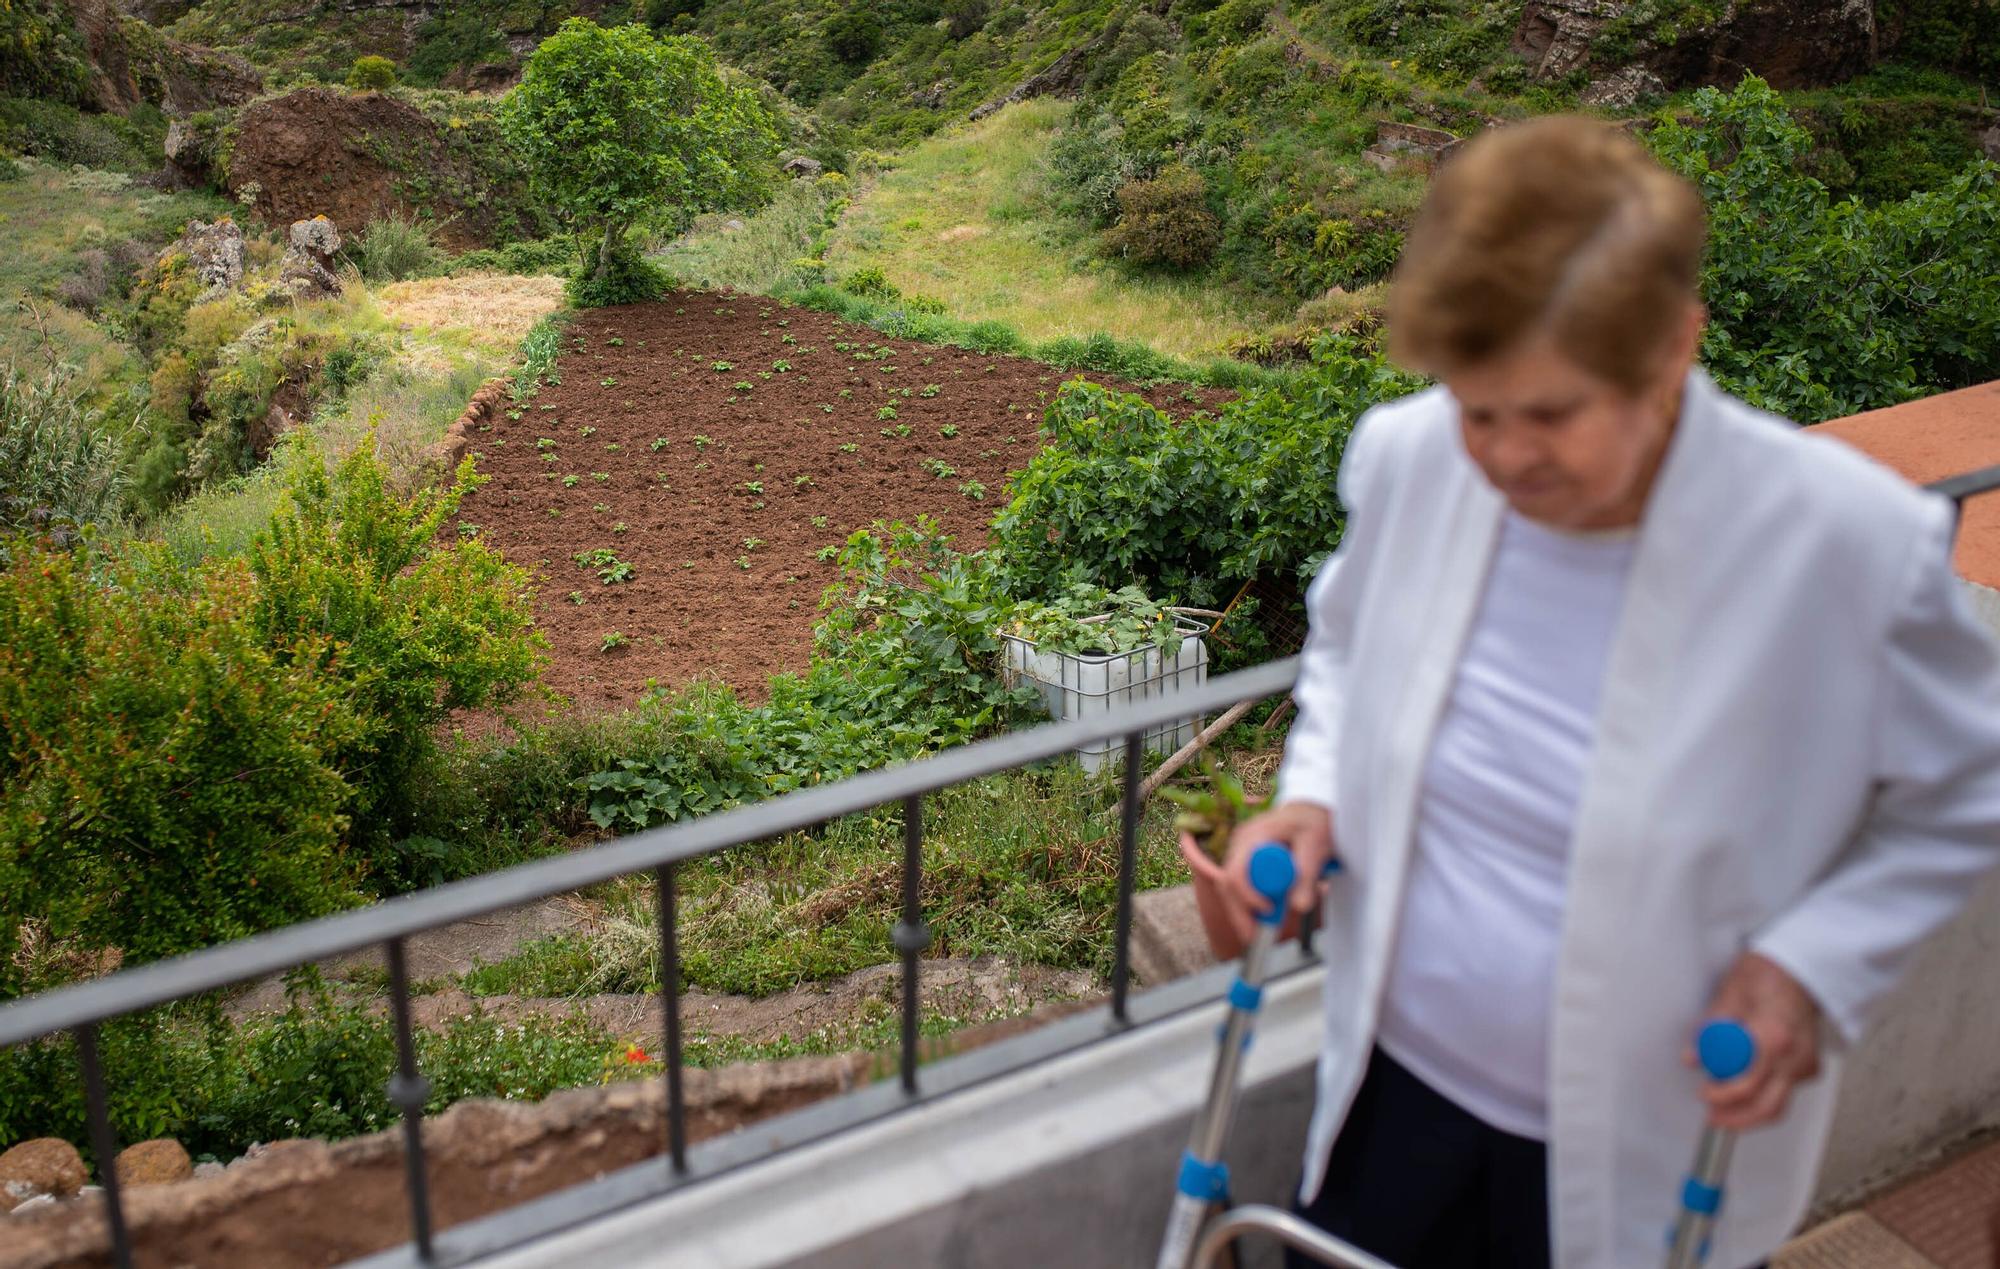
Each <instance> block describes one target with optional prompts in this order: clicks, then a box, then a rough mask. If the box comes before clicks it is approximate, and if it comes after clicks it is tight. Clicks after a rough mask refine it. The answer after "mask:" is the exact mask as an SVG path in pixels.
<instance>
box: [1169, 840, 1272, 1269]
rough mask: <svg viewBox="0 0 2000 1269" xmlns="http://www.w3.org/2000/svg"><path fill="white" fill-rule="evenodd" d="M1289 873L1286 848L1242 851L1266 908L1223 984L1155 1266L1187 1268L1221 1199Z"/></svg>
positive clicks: (1269, 845) (1226, 1198)
mask: <svg viewBox="0 0 2000 1269" xmlns="http://www.w3.org/2000/svg"><path fill="white" fill-rule="evenodd" d="M1297 872H1298V870H1297V867H1296V866H1295V865H1294V864H1293V863H1292V852H1291V851H1289V850H1287V849H1285V848H1284V847H1283V846H1280V845H1277V844H1276V843H1272V842H1267V843H1265V844H1264V845H1262V846H1259V847H1258V848H1257V849H1256V851H1255V852H1254V853H1252V854H1251V856H1250V886H1251V888H1252V889H1254V890H1255V891H1256V892H1257V893H1258V894H1260V895H1262V896H1263V897H1264V899H1265V901H1266V902H1267V903H1269V904H1270V910H1269V911H1267V912H1263V913H1260V914H1258V917H1257V929H1256V931H1255V932H1254V933H1253V934H1252V935H1251V937H1250V946H1249V947H1247V948H1245V949H1244V952H1243V961H1242V964H1241V967H1240V968H1238V970H1237V971H1236V981H1235V982H1233V983H1231V984H1230V985H1229V1016H1228V1018H1227V1020H1225V1021H1224V1022H1223V1024H1222V1032H1221V1040H1220V1042H1219V1044H1218V1045H1217V1048H1216V1054H1215V1070H1214V1072H1213V1073H1212V1074H1211V1075H1210V1077H1209V1081H1208V1100H1207V1101H1206V1102H1204V1103H1203V1104H1202V1107H1201V1109H1200V1110H1199V1111H1197V1112H1196V1113H1195V1117H1194V1131H1193V1133H1191V1134H1190V1136H1189V1139H1188V1147H1187V1150H1186V1151H1184V1152H1183V1153H1182V1155H1181V1168H1180V1177H1179V1180H1178V1182H1177V1183H1176V1185H1175V1193H1174V1206H1173V1210H1172V1211H1171V1212H1169V1213H1168V1215H1167V1234H1166V1238H1165V1240H1164V1241H1162V1242H1161V1244H1160V1258H1159V1260H1158V1261H1157V1262H1156V1263H1157V1269H1187V1266H1188V1265H1189V1264H1190V1263H1191V1260H1192V1257H1193V1255H1194V1244H1195V1238H1196V1237H1197V1236H1198V1235H1199V1234H1200V1233H1201V1224H1202V1220H1203V1218H1204V1217H1205V1216H1206V1215H1207V1214H1208V1209H1209V1206H1210V1205H1211V1204H1218V1203H1220V1204H1226V1203H1228V1201H1229V1166H1228V1165H1227V1164H1225V1163H1224V1162H1223V1161H1222V1148H1223V1145H1224V1144H1225V1143H1226V1142H1227V1141H1228V1138H1229V1117H1230V1114H1231V1113H1232V1112H1233V1111H1234V1110H1235V1109H1236V1079H1237V1074H1238V1072H1239V1069H1240V1068H1241V1066H1242V1064H1243V1052H1244V1050H1245V1049H1248V1048H1249V1047H1250V1036H1251V1033H1252V1032H1253V1031H1254V1030H1255V1028H1256V1025H1257V1010H1258V1007H1259V1006H1261V1005H1262V1004H1263V1002H1264V962H1265V960H1266V959H1268V957H1269V956H1270V952H1271V945H1272V944H1273V943H1275V942H1277V937H1278V926H1279V924H1280V923H1281V922H1282V921H1283V920H1284V919H1285V899H1286V897H1287V896H1288V895H1290V893H1291V890H1292V879H1293V878H1294V877H1295V876H1296V875H1297Z"/></svg>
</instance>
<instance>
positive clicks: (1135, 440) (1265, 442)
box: [993, 336, 1421, 604]
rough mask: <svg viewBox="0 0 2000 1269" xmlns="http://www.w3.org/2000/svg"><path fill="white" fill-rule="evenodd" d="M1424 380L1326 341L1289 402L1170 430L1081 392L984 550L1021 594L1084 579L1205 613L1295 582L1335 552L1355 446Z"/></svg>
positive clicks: (1145, 408)
mask: <svg viewBox="0 0 2000 1269" xmlns="http://www.w3.org/2000/svg"><path fill="white" fill-rule="evenodd" d="M1420 386H1421V380H1419V379H1417V378H1415V377H1414V376H1412V375H1409V374H1406V373H1404V372H1402V371H1400V370H1397V369H1395V368H1394V367H1392V366H1390V365H1389V364H1388V363H1387V362H1385V361H1384V360H1383V358H1382V356H1381V354H1380V353H1379V352H1377V351H1372V350H1369V349H1367V348H1365V347H1364V346H1362V345H1361V344H1359V343H1358V342H1356V341H1354V340H1352V339H1350V338H1347V337H1344V336H1343V337H1335V338H1331V339H1327V340H1324V341H1322V342H1321V343H1320V345H1319V346H1318V347H1317V348H1316V349H1315V350H1314V353H1313V358H1312V365H1311V369H1310V370H1309V371H1308V372H1307V373H1306V374H1304V375H1303V376H1301V377H1300V378H1299V379H1298V380H1297V382H1295V383H1294V384H1292V385H1290V386H1289V387H1288V388H1286V389H1282V390H1280V389H1265V390H1260V391H1253V392H1249V393H1246V394H1245V395H1244V396H1242V397H1240V398H1238V399H1237V400H1235V401H1232V402H1230V403H1229V404H1227V405H1225V406H1223V407H1222V409H1221V410H1220V411H1218V412H1217V413H1216V414H1215V415H1213V416H1209V415H1199V414H1198V415H1194V416H1192V417H1190V418H1187V419H1182V420H1179V421H1176V420H1174V419H1171V418H1169V417H1168V416H1167V415H1166V414H1164V413H1162V412H1161V411H1159V410H1156V409H1154V408H1153V407H1152V406H1150V405H1148V404H1147V403H1146V402H1145V401H1144V400H1143V399H1141V398H1139V397H1137V396H1132V395H1127V394H1124V393H1119V392H1113V391H1111V390H1109V389H1107V388H1104V387H1101V386H1099V385H1097V384H1093V383H1088V382H1085V381H1081V380H1077V381H1072V382H1071V383H1069V384H1066V385H1065V386H1064V387H1063V390H1062V391H1061V392H1060V393H1059V394H1058V395H1057V397H1056V399H1055V401H1054V402H1053V403H1052V404H1051V405H1050V406H1049V410H1048V414H1047V416H1046V418H1045V419H1044V421H1043V436H1042V440H1043V448H1042V450H1041V451H1040V452H1039V453H1037V454H1036V455H1035V456H1034V458H1033V459H1032V460H1030V462H1029V463H1028V467H1027V469H1026V470H1025V471H1023V472H1021V473H1020V474H1019V475H1017V476H1016V477H1015V479H1014V484H1013V490H1014V497H1013V500H1012V501H1011V502H1010V503H1009V504H1008V505H1007V506H1006V508H1005V509H1003V510H1002V511H1001V512H1000V514H999V516H998V517H997V518H996V519H995V521H994V525H993V549H994V551H995V552H997V553H998V555H999V556H1000V558H1001V560H1002V568H1003V569H1004V570H1005V572H1006V574H1007V578H1008V584H1009V586H1010V587H1011V588H1012V589H1013V590H1014V591H1015V592H1016V593H1019V594H1032V593H1053V592H1054V591H1056V590H1059V589H1060V588H1062V587H1063V586H1065V585H1068V584H1071V583H1074V582H1078V581H1082V582H1091V583H1096V584H1100V585H1104V586H1114V587H1115V586H1123V585H1128V584H1136V585H1138V586H1139V587H1140V588H1141V589H1143V590H1145V591H1146V592H1147V593H1149V594H1152V595H1156V596H1161V597H1166V598H1171V599H1173V600H1175V601H1176V602H1181V603H1197V604H1212V603H1215V602H1217V601H1220V600H1226V599H1228V598H1229V591H1230V590H1231V589H1232V588H1233V587H1234V586H1235V585H1238V584H1240V583H1242V582H1245V581H1248V580H1250V579H1251V578H1253V577H1259V576H1265V577H1282V576H1285V575H1294V576H1303V575H1304V574H1306V573H1309V572H1310V571H1311V570H1312V569H1313V568H1314V567H1315V566H1316V565H1317V564H1318V562H1319V561H1320V560H1321V559H1323V558H1324V557H1325V556H1326V555H1327V554H1328V553H1329V552H1331V551H1332V550H1333V548H1334V546H1335V545H1337V544H1338V542H1339V541H1340V532H1341V527H1342V525H1343V524H1344V523H1345V516H1344V514H1343V512H1342V510H1341V507H1340V503H1339V500H1338V499H1337V498H1336V497H1335V496H1334V478H1335V476H1336V475H1337V473H1338V472H1339V470H1340V457H1341V454H1342V452H1343V451H1344V450H1345V447H1346V444H1347V436H1348V432H1349V431H1350V429H1351V428H1352V427H1353V425H1354V420H1355V419H1356V418H1358V417H1359V416H1360V414H1361V412H1362V411H1363V410H1365V409H1367V408H1368V407H1369V406H1370V405H1373V404H1374V403H1376V402H1377V401H1384V400H1388V399H1390V398H1393V397H1397V396H1401V395H1403V394H1405V393H1408V392H1411V391H1414V390H1415V389H1417V388H1418V387H1420Z"/></svg>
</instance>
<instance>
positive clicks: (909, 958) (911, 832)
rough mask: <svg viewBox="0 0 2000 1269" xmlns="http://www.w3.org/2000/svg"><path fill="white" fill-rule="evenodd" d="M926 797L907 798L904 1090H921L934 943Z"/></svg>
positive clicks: (900, 939)
mask: <svg viewBox="0 0 2000 1269" xmlns="http://www.w3.org/2000/svg"><path fill="white" fill-rule="evenodd" d="M923 884H924V799H923V795H922V794H917V795H915V796H913V797H908V798H904V799H903V919H902V920H900V921H898V922H896V930H895V935H894V937H895V942H896V950H897V951H899V952H901V953H902V954H903V1091H904V1092H905V1093H908V1094H910V1095H911V1096H912V1097H914V1096H916V1092H917V1022H918V1017H919V1006H918V992H917V987H918V983H917V975H918V973H919V970H918V964H919V957H920V954H921V953H922V952H923V950H924V949H925V948H926V947H929V946H930V942H931V932H930V928H929V927H928V926H926V925H925V924H924V908H923Z"/></svg>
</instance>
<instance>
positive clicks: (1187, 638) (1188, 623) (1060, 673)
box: [1001, 616, 1208, 774]
mask: <svg viewBox="0 0 2000 1269" xmlns="http://www.w3.org/2000/svg"><path fill="white" fill-rule="evenodd" d="M1174 626H1175V629H1177V630H1179V631H1180V633H1181V635H1182V639H1181V646H1180V650H1179V652H1177V653H1176V654H1175V655H1173V656H1168V655H1167V653H1166V651H1165V650H1164V649H1162V648H1160V647H1158V646H1157V645H1154V644H1150V643H1149V644H1147V645H1146V646H1145V647H1143V648H1136V649H1134V650H1132V651H1130V652H1115V653H1110V654H1108V655H1078V654H1076V653H1070V652H1043V651H1041V650H1040V649H1039V648H1037V647H1036V646H1035V644H1034V643H1033V642H1032V641H1030V640H1028V639H1023V638H1021V637H1020V636H1018V635H1011V634H1003V635H1002V636H1001V639H1002V641H1003V642H1004V643H1005V645H1006V650H1007V671H1006V672H1007V681H1008V682H1009V683H1017V682H1020V681H1022V680H1023V679H1025V680H1026V681H1028V682H1029V683H1032V684H1033V685H1034V687H1035V689H1036V690H1037V691H1038V692H1040V693H1041V696H1042V702H1043V704H1044V705H1045V706H1046V707H1047V708H1048V711H1049V716H1050V717H1052V718H1054V719H1056V720H1057V721H1058V722H1067V721H1068V720H1070V719H1072V718H1095V717H1098V716H1101V715H1104V714H1108V713H1110V712H1111V711H1112V710H1114V709H1122V708H1124V707H1125V706H1127V705H1135V704H1138V703H1139V702H1141V701H1152V700H1158V699H1160V698H1162V697H1170V696H1173V695H1174V694H1175V693H1177V692H1188V691H1192V690H1194V689H1195V688H1197V687H1200V686H1201V685H1202V684H1203V683H1206V682H1207V681H1208V645H1207V644H1205V643H1203V642H1202V636H1203V635H1205V634H1207V633H1208V627H1207V626H1206V625H1203V624H1200V623H1198V622H1195V621H1192V620H1190V619H1188V618H1186V617H1180V616H1177V617H1176V618H1175V619H1174ZM1197 729H1198V728H1197V720H1196V719H1195V718H1193V717H1191V716H1190V717H1188V718H1182V719H1177V720H1175V721H1173V722H1171V723H1166V724H1163V725H1161V726H1158V727H1154V728H1151V729H1150V730H1148V731H1147V733H1146V747H1147V748H1148V749H1149V750H1151V751H1152V752H1154V753H1172V752H1173V751H1174V750H1176V749H1179V748H1180V747H1181V746H1182V745H1185V744H1186V743H1187V742H1188V741H1190V740H1193V739H1194V734H1195V732H1196V730H1197ZM1124 752H1125V741H1124V738H1123V737H1113V738H1111V739H1109V740H1101V741H1098V742H1097V743H1095V744H1090V745H1085V746H1083V747H1081V748H1079V749H1078V750H1077V751H1076V755H1077V758H1078V760H1079V761H1080V762H1082V763H1083V769H1084V770H1085V771H1088V772H1090V773H1092V774H1095V773H1097V772H1098V771H1100V770H1102V769H1103V768H1104V767H1105V766H1106V765H1107V764H1115V763H1117V762H1118V761H1119V760H1120V759H1121V758H1122V756H1123V755H1124Z"/></svg>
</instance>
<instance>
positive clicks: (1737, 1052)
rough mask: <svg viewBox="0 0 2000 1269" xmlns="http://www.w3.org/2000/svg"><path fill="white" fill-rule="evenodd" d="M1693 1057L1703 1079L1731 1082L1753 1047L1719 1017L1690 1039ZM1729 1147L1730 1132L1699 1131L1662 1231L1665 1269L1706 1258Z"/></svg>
mask: <svg viewBox="0 0 2000 1269" xmlns="http://www.w3.org/2000/svg"><path fill="white" fill-rule="evenodd" d="M1695 1055H1696V1056H1697V1057H1698V1058H1700V1059H1701V1066H1702V1070H1703V1071H1704V1072H1706V1073H1707V1075H1708V1078H1709V1079H1711V1080H1716V1081H1718V1082H1719V1081H1722V1080H1733V1079H1735V1078H1736V1077H1737V1076H1739V1075H1741V1074H1743V1072H1745V1071H1747V1070H1749V1069H1750V1064H1751V1063H1752V1062H1753V1061H1755V1060H1756V1057H1757V1045H1756V1042H1755V1041H1754V1040H1752V1039H1751V1038H1750V1033H1749V1032H1748V1031H1745V1030H1744V1029H1743V1027H1742V1026H1741V1025H1740V1024H1738V1023H1735V1022H1731V1021H1728V1020H1726V1019H1720V1020H1717V1021H1714V1022H1711V1023H1709V1024H1708V1025H1707V1026H1705V1027H1703V1028H1702V1029H1701V1034H1700V1035H1699V1036H1698V1037H1696V1039H1695ZM1735 1147H1736V1134H1735V1133H1734V1132H1731V1131H1730V1130H1728V1129H1726V1128H1717V1127H1715V1126H1714V1125H1710V1126H1709V1127H1707V1128H1704V1129H1703V1130H1702V1133H1701V1142H1700V1144H1699V1145H1697V1146H1696V1147H1695V1152H1694V1166H1693V1167H1691V1168H1690V1169H1688V1176H1687V1180H1686V1181H1684V1182H1682V1183H1681V1209H1680V1212H1679V1214H1678V1215H1676V1216H1675V1217H1674V1224H1673V1228H1672V1229H1670V1230H1669V1231H1667V1269H1696V1266H1698V1265H1700V1264H1701V1263H1702V1262H1703V1261H1705V1260H1707V1259H1708V1244H1709V1235H1710V1234H1711V1233H1712V1232H1713V1231H1714V1229H1715V1220H1716V1216H1717V1215H1718V1214H1719V1213H1720V1212H1721V1211H1722V1185H1723V1179H1724V1178H1725V1177H1726V1176H1727V1175H1728V1173H1729V1156H1730V1154H1731V1153H1732V1152H1733V1151H1734V1149H1735Z"/></svg>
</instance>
